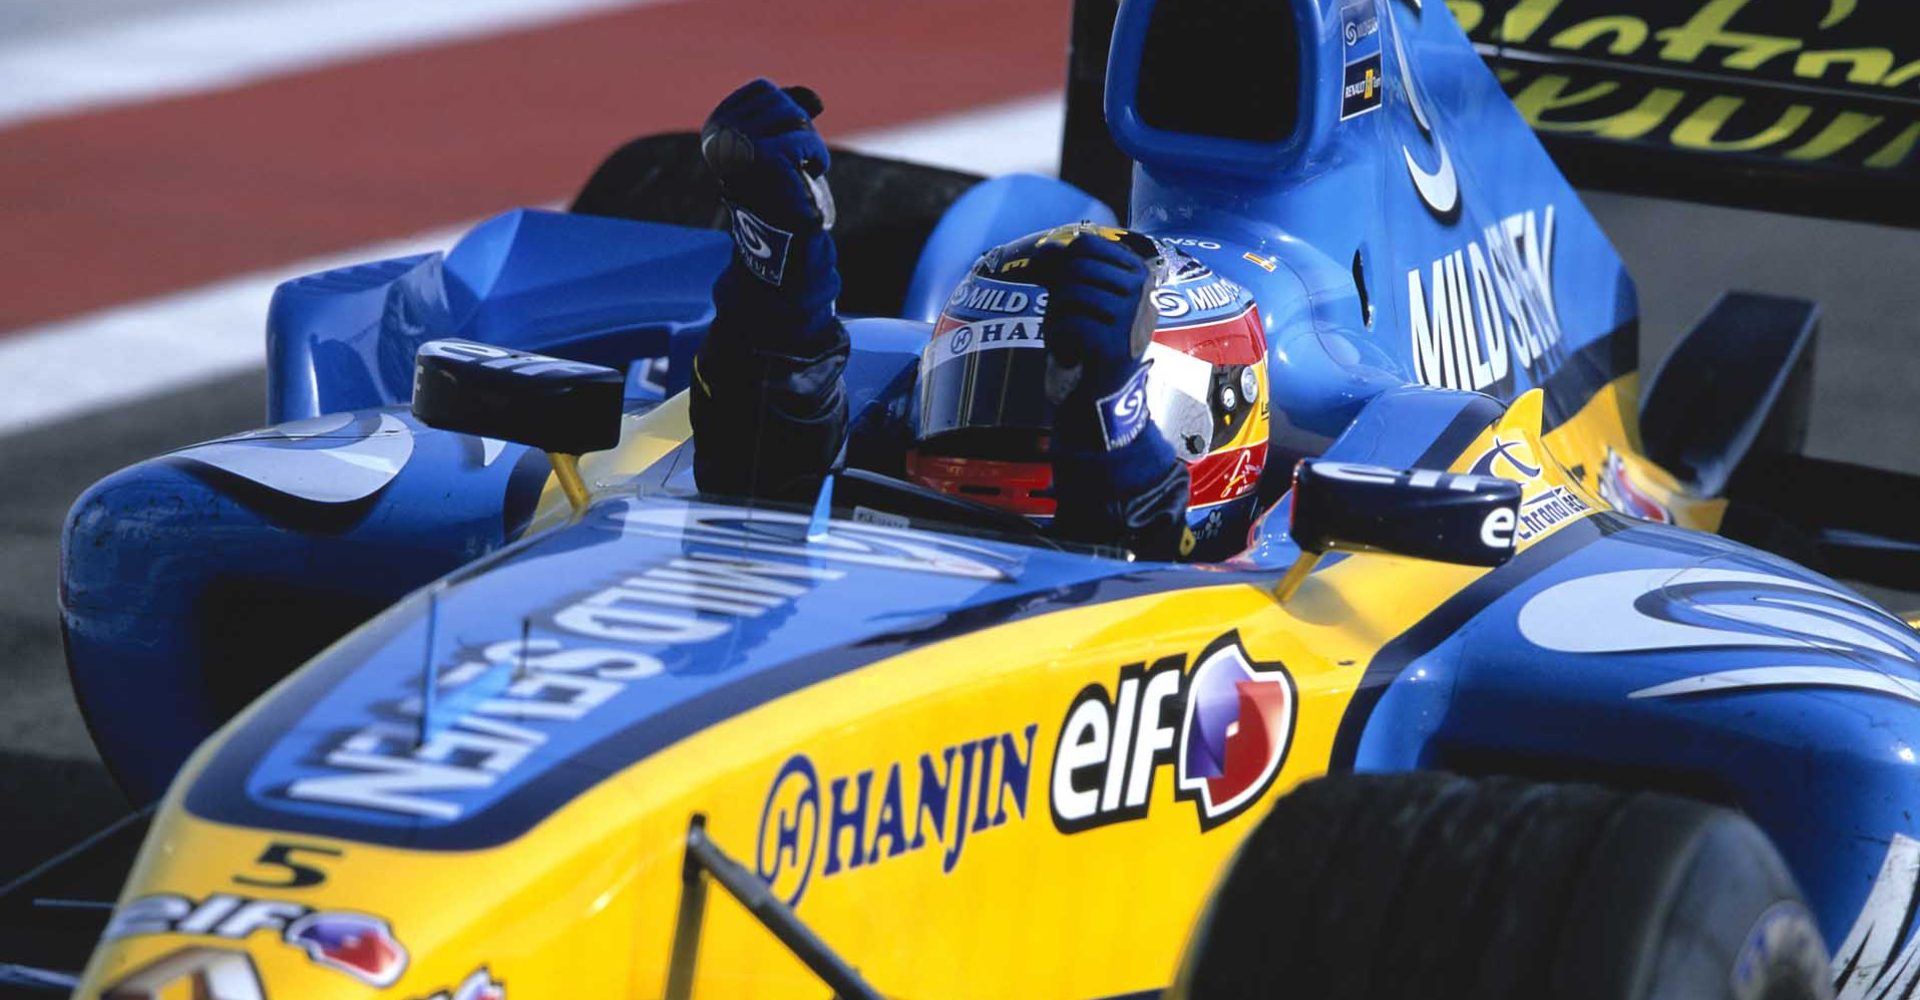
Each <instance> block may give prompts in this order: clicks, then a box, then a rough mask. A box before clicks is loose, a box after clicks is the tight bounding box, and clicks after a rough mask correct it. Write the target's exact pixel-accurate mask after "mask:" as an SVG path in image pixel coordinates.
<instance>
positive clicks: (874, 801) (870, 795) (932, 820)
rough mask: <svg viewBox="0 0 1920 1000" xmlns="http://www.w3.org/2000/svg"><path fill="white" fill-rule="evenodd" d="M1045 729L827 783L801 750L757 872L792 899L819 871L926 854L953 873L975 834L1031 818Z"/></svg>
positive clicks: (770, 812)
mask: <svg viewBox="0 0 1920 1000" xmlns="http://www.w3.org/2000/svg"><path fill="white" fill-rule="evenodd" d="M1039 728H1040V727H1039V726H1037V725H1028V726H1027V727H1025V728H1024V729H1020V730H1009V731H1007V732H1004V733H998V734H995V735H991V736H986V737H983V738H980V739H974V740H967V741H965V742H962V743H958V744H955V745H953V746H947V747H942V748H940V749H939V750H934V751H929V752H927V753H922V754H920V755H919V756H917V757H915V758H913V759H910V760H904V761H896V762H893V763H890V764H887V765H885V766H884V767H874V768H866V769H863V770H859V771H855V772H852V773H850V774H840V775H828V776H827V778H826V780H825V781H824V782H823V781H822V779H821V775H820V771H819V769H818V768H817V767H816V766H815V765H814V763H813V759H812V758H811V757H809V756H807V755H806V754H804V753H798V754H794V755H793V756H791V757H789V758H787V760H786V762H785V763H784V764H782V765H781V766H780V770H779V771H778V772H776V773H775V774H774V778H773V782H772V784H771V785H769V786H768V788H767V797H766V802H765V804H764V805H763V806H762V807H761V810H760V833H759V837H758V842H757V844H756V846H755V848H754V871H755V872H756V873H757V874H758V875H759V876H760V878H761V879H762V880H764V881H765V882H766V883H767V885H768V886H769V887H770V888H771V889H772V890H773V892H774V894H775V895H777V896H779V897H780V898H781V899H784V900H786V903H787V905H788V906H798V905H800V900H801V899H802V898H803V897H804V896H805V895H806V893H807V889H808V888H809V887H810V886H811V885H812V884H813V881H814V877H815V876H816V875H818V876H819V877H820V878H821V879H831V878H836V877H838V876H840V875H842V874H845V873H849V872H852V871H855V870H858V869H861V868H868V867H872V866H874V865H880V864H886V863H888V862H891V861H893V860H894V859H897V858H902V857H906V856H908V855H920V854H921V853H922V852H926V856H927V857H928V859H929V860H928V863H929V864H931V863H932V858H934V857H937V858H938V859H939V865H940V871H941V873H942V874H949V873H951V872H952V871H953V870H954V868H955V866H957V865H958V864H959V863H960V858H961V855H962V853H963V852H964V850H965V849H966V845H967V842H968V840H969V839H970V838H972V837H974V836H978V835H980V834H983V833H987V832H989V831H991V830H993V829H995V828H997V827H1001V826H1005V825H1006V824H1007V823H1008V822H1010V821H1013V820H1025V819H1026V817H1027V788H1028V785H1029V783H1030V782H1029V777H1030V775H1031V772H1032V770H1033V740H1034V736H1035V735H1036V734H1037V733H1038V732H1039ZM929 847H931V848H932V850H931V851H927V848H929Z"/></svg>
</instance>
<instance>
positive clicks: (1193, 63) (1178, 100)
mask: <svg viewBox="0 0 1920 1000" xmlns="http://www.w3.org/2000/svg"><path fill="white" fill-rule="evenodd" d="M1293 18H1294V14H1293V5H1292V4H1290V3H1288V2H1287V0H1160V2H1159V3H1158V4H1157V5H1155V7H1154V9H1153V16H1152V18H1151V19H1150V20H1149V21H1148V22H1147V37H1146V47H1145V51H1144V52H1143V53H1142V54H1141V61H1140V88H1139V91H1138V92H1137V94H1136V96H1135V98H1134V104H1135V107H1136V108H1137V109H1138V110H1139V113H1140V120H1141V121H1142V122H1144V123H1145V124H1147V125H1149V126H1152V127H1153V128H1157V129H1161V130H1164V131H1168V132H1180V133H1185V134H1188V135H1202V136H1211V137H1214V138H1220V139H1240V140H1245V141H1249V142H1261V143H1273V142H1280V141H1282V140H1284V139H1286V138H1288V137H1289V136H1291V135H1293V130H1294V127H1295V124H1296V119H1297V117H1298V113H1299V104H1300V46H1299V43H1298V38H1297V37H1296V31H1295V27H1294V20H1293Z"/></svg>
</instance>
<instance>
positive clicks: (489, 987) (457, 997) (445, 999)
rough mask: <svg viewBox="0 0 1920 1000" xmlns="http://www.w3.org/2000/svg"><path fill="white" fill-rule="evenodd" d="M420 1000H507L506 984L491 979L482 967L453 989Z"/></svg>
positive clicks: (491, 975) (484, 967) (485, 968)
mask: <svg viewBox="0 0 1920 1000" xmlns="http://www.w3.org/2000/svg"><path fill="white" fill-rule="evenodd" d="M421 1000H507V984H505V983H503V982H500V981H499V980H497V979H495V978H493V974H492V973H491V972H488V971H487V967H486V966H484V965H483V966H481V967H480V968H478V969H475V970H473V971H472V972H470V973H468V974H467V978H465V979H462V980H460V985H458V986H456V987H454V988H453V989H451V990H440V991H439V992H437V993H433V994H431V995H429V996H426V997H422V998H421Z"/></svg>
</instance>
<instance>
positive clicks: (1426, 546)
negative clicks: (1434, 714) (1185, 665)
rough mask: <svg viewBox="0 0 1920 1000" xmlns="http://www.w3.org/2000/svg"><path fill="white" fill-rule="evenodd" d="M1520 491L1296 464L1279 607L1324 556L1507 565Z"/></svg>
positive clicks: (1491, 480)
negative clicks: (1290, 556) (1294, 557)
mask: <svg viewBox="0 0 1920 1000" xmlns="http://www.w3.org/2000/svg"><path fill="white" fill-rule="evenodd" d="M1519 523H1520V484H1519V483H1516V482H1512V481H1510V480H1506V479H1499V478H1496V477H1493V476H1465V475H1456V474H1454V473H1450V472H1436V471H1433V470H1431V469H1415V470H1410V471H1409V470H1402V469H1387V468H1381V467H1380V466H1376V465H1355V464H1352V463H1348V462H1329V461H1324V460H1318V461H1316V460H1312V459H1308V460H1304V461H1302V462H1301V463H1300V464H1299V465H1298V466H1295V468H1294V472H1293V509H1292V520H1291V521H1290V522H1289V530H1290V532H1291V534H1292V535H1293V540H1294V542H1295V543H1297V544H1298V545H1299V546H1300V559H1299V560H1298V561H1297V562H1295V563H1294V564H1293V567H1292V568H1290V569H1288V570H1287V574H1286V576H1285V577H1283V578H1281V581H1280V585H1279V588H1278V593H1279V596H1280V599H1281V600H1286V599H1287V598H1288V597H1291V596H1292V595H1293V592H1294V591H1295V590H1298V589H1299V587H1300V584H1301V583H1304V582H1305V581H1306V577H1307V573H1308V572H1310V571H1311V570H1312V569H1313V566H1314V564H1315V563H1317V562H1319V560H1320V557H1321V556H1323V555H1325V554H1326V553H1328V552H1336V551H1338V552H1384V553H1388V554H1391V555H1398V556H1409V557H1412V558H1415V559H1430V560H1433V561H1435V562H1446V563H1458V564H1460V565H1465V566H1500V565H1503V564H1505V563H1506V561H1507V560H1509V559H1512V558H1513V545H1514V532H1515V530H1516V528H1518V526H1519Z"/></svg>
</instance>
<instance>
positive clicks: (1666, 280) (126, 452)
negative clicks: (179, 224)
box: [0, 195, 1920, 881]
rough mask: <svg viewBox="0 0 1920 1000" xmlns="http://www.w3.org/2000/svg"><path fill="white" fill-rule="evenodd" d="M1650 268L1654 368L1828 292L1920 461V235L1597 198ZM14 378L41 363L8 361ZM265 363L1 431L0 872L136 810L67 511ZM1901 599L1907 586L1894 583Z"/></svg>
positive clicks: (1840, 376) (1647, 336) (239, 418)
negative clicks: (80, 680)
mask: <svg viewBox="0 0 1920 1000" xmlns="http://www.w3.org/2000/svg"><path fill="white" fill-rule="evenodd" d="M1589 204H1590V205H1591V206H1592V207H1593V208H1594V210H1595V212H1596V214H1597V215H1598V216H1599V217H1600V219H1601V222H1602V224H1603V225H1605V226H1606V227H1607V229H1608V231H1609V232H1610V233H1611V234H1612V236H1613V238H1614V242H1615V244H1616V246H1618V247H1619V249H1620V251H1621V253H1622V255H1623V256H1624V257H1625V258H1626V259H1627V261H1628V263H1629V265H1630V266H1631V267H1632V268H1633V269H1634V272H1635V274H1636V275H1637V276H1638V279H1639V285H1640V294H1641V302H1642V308H1643V313H1644V316H1645V322H1644V328H1643V336H1642V354H1641V356H1642V360H1643V366H1645V367H1647V368H1649V369H1650V368H1651V367H1652V365H1653V363H1654V362H1656V361H1657V359H1659V358H1661V357H1664V356H1665V354H1666V352H1667V350H1668V349H1670V347H1671V346H1672V344H1673V342H1674V340H1675V339H1676V338H1677V337H1678V336H1679V335H1680V333H1681V332H1682V331H1683V330H1685V329H1686V328H1687V326H1688V325H1689V324H1690V323H1691V322H1692V321H1693V320H1694V319H1695V318H1696V317H1697V316H1699V315H1700V314H1702V313H1703V312H1705V310H1706V309H1707V308H1708V306H1709V305H1711V303H1712V302H1713V300H1714V299H1715V298H1716V297H1717V296H1718V295H1719V294H1720V293H1721V292H1722V291H1725V290H1727V289H1730V288H1746V289H1752V290H1756V291H1765V292H1771V293H1775V294H1785V295H1799V296H1804V297H1808V298H1813V299H1816V300H1818V301H1820V302H1821V303H1822V304H1823V306H1824V307H1825V327H1824V330H1823V338H1824V339H1823V340H1822V341H1821V343H1820V346H1819V349H1818V354H1817V357H1816V375H1815V390H1814V402H1813V407H1814V429H1813V433H1812V435H1811V439H1810V442H1809V447H1808V450H1809V451H1810V452H1812V453H1814V454H1817V455H1820V456H1823V457H1828V458H1837V459H1844V460H1848V461H1854V462H1864V463H1869V464H1876V465H1880V466H1883V467H1888V468H1893V469H1898V470H1901V471H1905V472H1910V473H1920V433H1916V430H1917V429H1920V419H1916V414H1915V412H1914V410H1915V408H1914V406H1913V405H1912V397H1913V394H1914V388H1915V387H1916V386H1920V350H1915V349H1914V345H1915V343H1916V337H1915V335H1916V333H1920V282H1915V281H1913V280H1912V279H1911V278H1910V277H1909V276H1908V275H1909V273H1910V268H1908V267H1906V266H1904V265H1906V264H1908V263H1909V262H1911V261H1914V260H1916V259H1920V233H1912V232H1906V231H1900V230H1892V229H1887V228H1883V227H1876V226H1866V225H1856V224H1840V223H1831V222H1818V221H1810V220H1805V219H1797V218H1789V217H1783V216H1771V215H1762V214H1757V213H1750V212H1737V211H1731V210H1726V209H1718V208H1707V207H1701V206H1694V205H1683V204H1677V203H1671V202H1660V201H1651V200H1645V199H1632V198H1622V197H1614V196H1604V195H1594V196H1592V197H1590V199H1589ZM10 377H14V378H21V377H30V376H29V375H27V374H26V373H10ZM264 399H265V396H264V382H263V380H262V378H260V377H259V376H248V377H244V378H238V379H232V380H227V381H223V382H219V383H215V384H212V385H209V386H205V387H201V388H197V389H193V390H190V391H185V392H180V393H176V394H173V395H170V396H166V397H162V398H158V399H152V400H149V401H146V402H143V403H140V404H138V405H135V406H129V407H125V408H122V409H116V410H112V411H109V412H103V413H98V414H95V415H91V416H87V417H84V418H81V419H76V420H72V421H68V422H66V423H63V424H59V425H57V426H51V427H46V428H42V429H40V430H39V431H37V432H35V433H33V434H30V435H22V436H16V437H12V438H5V439H0V484H5V489H4V490H0V692H4V694H3V695H0V845H3V846H4V849H3V850H0V881H4V880H6V879H7V878H8V877H10V876H11V875H13V874H15V873H18V872H20V871H23V870H25V869H26V868H27V867H29V866H30V865H32V864H33V863H34V862H36V861H37V860H38V859H40V858H42V857H44V856H47V855H49V854H51V853H53V852H55V851H57V850H59V849H60V848H61V847H63V846H65V845H67V844H69V843H71V842H73V841H75V840H76V839H78V838H79V837H81V836H84V835H85V834H87V833H88V832H90V831H92V830H94V829H97V828H99V827H100V826H103V825H104V824H106V823H108V822H110V821H112V820H113V819H114V818H116V817H117V816H120V815H122V814H123V813H124V812H125V811H126V810H127V808H128V806H127V803H126V801H125V800H124V799H123V798H122V797H121V796H120V795H119V793H118V792H117V791H116V790H115V788H114V786H113V784H112V781H111V779H110V778H109V777H108V776H107V775H106V773H105V770H104V768H102V766H101V765H100V763H99V760H98V758H97V757H96V756H95V755H94V753H93V751H92V748H91V744H90V742H89V739H88V737H87V734H86V729H85V725H84V723H83V722H82V720H81V718H80V716H79V713H78V711H77V710H76V708H75V707H74V704H73V701H72V698H71V696H70V694H69V693H68V688H67V679H66V669H65V665H64V661H63V659H62V656H61V650H60V633H59V626H58V622H57V618H56V614H55V580H56V573H57V568H58V559H59V532H60V526H61V522H62V519H63V518H64V516H65V513H66V511H67V509H68V507H69V506H70V505H71V504H72V502H73V501H74V499H75V498H76V497H77V496H78V495H79V494H80V492H81V491H82V490H84V489H85V488H86V487H87V486H88V485H89V484H91V483H92V482H94V481H95V480H98V479H99V478H101V477H102V476H104V475H106V474H108V473H110V472H112V471H114V470H116V469H118V468H121V467H123V466H125V465H128V464H131V463H133V462H136V461H139V460H141V459H143V458H146V457H149V456H152V455H154V454H156V453H159V452H161V451H164V450H167V449H169V448H173V447H178V446H181V445H185V444H189V443H192V442H195V441H199V440H204V439H207V438H210V437H215V436H219V435H221V434H225V433H230V432H233V431H238V430H243V429H247V428H249V427H252V426H254V425H256V424H257V423H258V422H259V421H260V418H261V414H262V413H263V411H264V406H265V403H264ZM1888 599H1892V598H1888Z"/></svg>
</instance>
